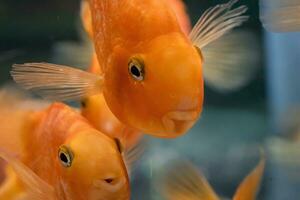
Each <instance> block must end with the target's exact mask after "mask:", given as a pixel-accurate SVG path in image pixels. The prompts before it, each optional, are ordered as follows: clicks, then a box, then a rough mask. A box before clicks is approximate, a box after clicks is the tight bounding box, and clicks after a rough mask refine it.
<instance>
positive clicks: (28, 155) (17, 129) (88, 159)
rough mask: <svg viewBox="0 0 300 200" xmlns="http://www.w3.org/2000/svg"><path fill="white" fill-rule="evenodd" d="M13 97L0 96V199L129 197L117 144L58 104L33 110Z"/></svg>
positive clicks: (80, 199)
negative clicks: (1, 166)
mask: <svg viewBox="0 0 300 200" xmlns="http://www.w3.org/2000/svg"><path fill="white" fill-rule="evenodd" d="M14 98H15V99H16V100H15V102H19V103H21V102H22V99H19V98H18V97H15V96H14V95H11V96H10V97H9V96H8V95H7V94H6V95H5V96H3V95H2V96H1V98H0V112H1V115H0V116H1V120H0V127H1V129H0V130H1V132H0V157H1V158H3V159H4V160H5V161H6V162H7V164H8V168H7V178H6V179H5V182H4V183H3V184H2V186H1V187H0V199H5V200H19V199H22V200H23V199H24V200H47V199H48V200H71V199H72V200H99V199H107V200H108V199H112V200H115V199H120V200H121V199H122V200H123V199H124V200H129V199H130V196H129V195H130V188H129V180H128V175H127V171H126V167H125V164H124V162H123V157H122V155H121V153H122V152H120V149H121V148H120V146H119V143H118V142H116V141H115V140H114V139H112V138H110V137H108V136H106V135H105V134H103V133H101V132H99V131H97V130H96V129H95V128H93V127H92V126H91V125H90V124H89V123H88V122H87V120H86V119H84V118H83V117H82V116H81V115H80V114H79V113H78V112H77V111H74V110H73V109H71V108H70V107H68V106H66V105H64V104H61V103H54V104H52V105H50V106H49V107H48V108H46V109H42V110H41V111H33V110H31V109H28V108H27V109H26V108H25V107H23V106H21V107H19V103H14V102H12V100H13V99H14ZM6 100H10V101H6ZM5 119H6V120H5Z"/></svg>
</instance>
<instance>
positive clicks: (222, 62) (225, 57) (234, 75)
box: [202, 30, 261, 92]
mask: <svg viewBox="0 0 300 200" xmlns="http://www.w3.org/2000/svg"><path fill="white" fill-rule="evenodd" d="M260 51H261V48H260V45H259V40H258V38H257V37H256V36H255V34H253V33H252V32H250V31H239V30H236V31H233V32H232V33H230V34H227V35H225V36H224V37H223V38H222V39H219V40H216V41H215V42H212V43H211V44H209V45H207V46H206V47H205V48H204V49H203V51H202V53H203V57H204V63H203V73H204V80H205V81H206V83H207V85H208V86H210V87H211V88H213V89H215V90H217V91H219V92H232V91H235V90H238V89H241V88H242V87H244V86H246V85H247V84H248V83H249V82H250V81H251V80H252V79H253V78H254V77H255V75H256V73H257V71H258V70H259V68H260V65H261V56H260V55H261V53H260Z"/></svg>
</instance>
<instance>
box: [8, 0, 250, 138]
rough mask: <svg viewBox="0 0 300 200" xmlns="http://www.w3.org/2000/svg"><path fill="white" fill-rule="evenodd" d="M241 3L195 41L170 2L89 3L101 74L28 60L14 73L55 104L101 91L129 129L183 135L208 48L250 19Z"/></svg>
mask: <svg viewBox="0 0 300 200" xmlns="http://www.w3.org/2000/svg"><path fill="white" fill-rule="evenodd" d="M237 1H238V0H230V1H229V2H228V3H226V4H220V5H217V6H215V7H212V8H209V9H208V10H207V11H206V12H205V13H204V14H203V15H202V17H201V18H200V19H199V21H198V23H197V24H196V25H195V26H194V28H193V30H192V31H191V33H190V34H189V36H187V35H186V32H187V31H185V32H184V31H183V30H184V29H183V28H182V27H181V26H180V25H181V24H180V23H179V20H178V16H179V15H178V13H177V15H176V12H174V10H175V9H174V7H171V6H170V5H169V1H167V0H165V1H161V0H145V1H138V0H122V1H121V0H116V1H111V0H88V1H84V6H83V12H82V17H83V18H84V19H86V20H85V21H86V22H84V26H85V28H86V29H87V32H88V33H89V35H90V37H91V38H92V39H93V42H94V47H95V51H96V55H97V59H98V62H99V65H100V68H101V71H102V72H103V73H102V74H101V75H95V74H91V73H87V72H84V71H81V70H78V69H73V68H71V67H67V66H60V65H53V64H48V63H27V64H24V65H14V67H13V70H12V75H13V77H14V80H15V81H16V82H18V83H20V84H22V85H23V86H24V87H25V88H27V89H31V90H35V91H37V92H40V94H42V95H43V96H45V97H46V98H50V99H60V100H61V99H64V100H67V99H69V100H70V99H78V98H80V99H82V98H85V97H88V96H92V95H95V94H99V93H101V92H103V95H104V98H105V101H106V103H107V106H108V107H109V109H110V110H111V112H112V113H113V114H114V115H115V116H116V117H117V118H118V120H120V121H121V122H122V123H124V124H125V125H126V126H129V127H133V128H134V129H137V130H138V131H140V132H143V133H148V134H151V135H154V136H158V137H166V138H174V137H178V136H180V135H182V134H184V133H186V132H187V131H188V130H189V129H190V128H191V127H192V126H193V124H194V123H195V122H196V121H197V119H198V118H199V116H200V113H201V112H202V106H203V99H204V86H203V84H204V83H203V73H202V63H203V57H202V50H203V48H204V47H206V46H207V45H208V44H210V43H212V42H213V41H215V40H217V39H218V38H219V37H221V36H222V35H224V34H226V33H227V32H229V31H230V30H231V29H233V28H234V27H236V26H239V25H241V24H242V23H243V22H244V21H246V20H247V19H248V17H247V16H244V15H243V14H244V13H245V12H246V10H247V8H246V7H245V6H240V7H238V8H233V6H234V4H235V3H237ZM225 52H226V51H225ZM225 63H226V62H225Z"/></svg>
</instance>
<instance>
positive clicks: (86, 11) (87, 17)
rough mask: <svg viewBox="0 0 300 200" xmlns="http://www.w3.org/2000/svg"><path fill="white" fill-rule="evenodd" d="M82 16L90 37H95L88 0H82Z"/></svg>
mask: <svg viewBox="0 0 300 200" xmlns="http://www.w3.org/2000/svg"><path fill="white" fill-rule="evenodd" d="M80 17H81V21H82V24H83V26H84V29H85V31H86V32H87V34H88V35H89V37H90V38H93V25H92V13H91V10H90V4H89V2H88V1H87V0H81V6H80Z"/></svg>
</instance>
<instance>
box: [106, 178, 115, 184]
mask: <svg viewBox="0 0 300 200" xmlns="http://www.w3.org/2000/svg"><path fill="white" fill-rule="evenodd" d="M105 182H106V183H111V182H113V179H111V178H108V179H105Z"/></svg>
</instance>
